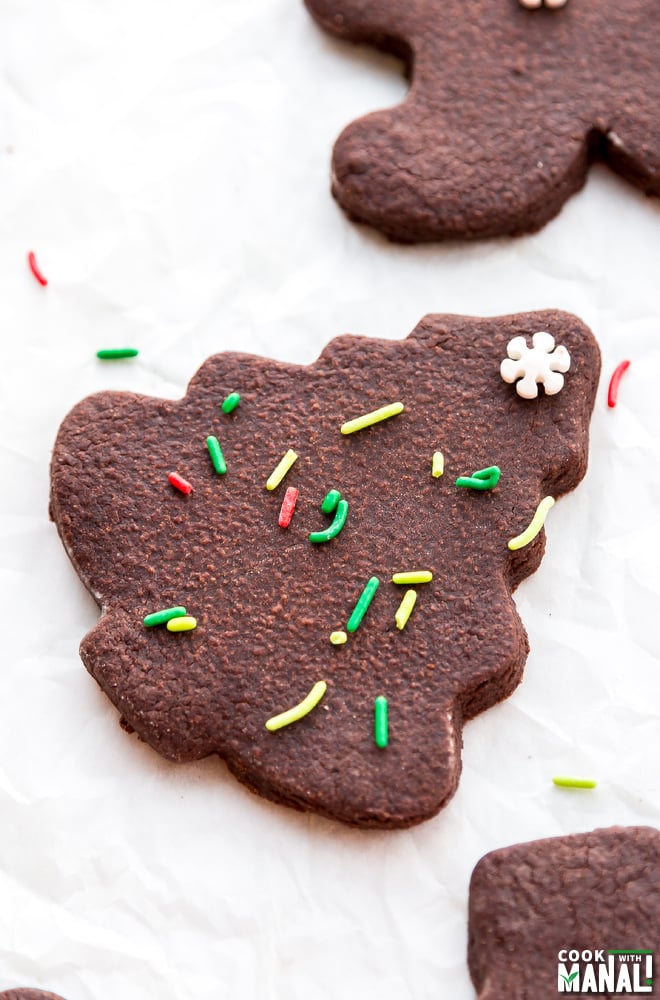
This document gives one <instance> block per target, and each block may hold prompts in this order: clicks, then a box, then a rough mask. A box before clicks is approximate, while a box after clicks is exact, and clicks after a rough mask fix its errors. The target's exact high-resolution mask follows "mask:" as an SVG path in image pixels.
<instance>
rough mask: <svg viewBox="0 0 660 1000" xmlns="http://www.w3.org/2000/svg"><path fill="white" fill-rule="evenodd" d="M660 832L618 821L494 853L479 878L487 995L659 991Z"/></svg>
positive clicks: (474, 942) (473, 914)
mask: <svg viewBox="0 0 660 1000" xmlns="http://www.w3.org/2000/svg"><path fill="white" fill-rule="evenodd" d="M659 951H660V832H658V831H657V830H652V829H651V828H650V827H629V828H624V827H612V828H610V829H607V830H595V831H594V832H592V833H581V834H577V835H574V836H570V837H555V838H553V839H551V840H537V841H535V842H533V843H530V844H517V845H516V846H515V847H505V848H504V849H503V850H500V851H493V852H492V854H487V855H486V857H485V858H482V860H481V861H480V862H479V864H478V865H477V867H476V868H475V869H474V872H473V874H472V881H471V884H470V928H469V945H468V961H469V965H470V974H471V976H472V981H473V983H474V985H475V987H476V989H477V992H478V995H479V1000H545V998H546V997H554V996H557V994H558V993H573V994H574V995H577V996H581V997H582V996H593V995H594V994H598V995H599V996H604V997H614V996H617V997H618V996H625V995H626V994H631V993H632V994H634V995H650V996H657V995H658V993H657V990H658V987H657V985H656V984H655V983H656V981H655V978H654V972H655V973H656V974H657V972H658V965H657V963H658V953H659Z"/></svg>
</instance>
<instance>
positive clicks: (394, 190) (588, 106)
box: [305, 0, 660, 242]
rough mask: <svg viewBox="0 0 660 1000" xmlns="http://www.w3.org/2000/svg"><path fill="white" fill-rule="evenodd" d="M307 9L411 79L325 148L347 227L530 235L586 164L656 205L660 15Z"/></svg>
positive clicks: (549, 4)
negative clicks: (392, 102) (390, 55)
mask: <svg viewBox="0 0 660 1000" xmlns="http://www.w3.org/2000/svg"><path fill="white" fill-rule="evenodd" d="M305 2H306V4H307V7H308V8H309V10H310V11H311V13H312V14H313V16H314V17H315V18H316V19H317V21H318V22H319V23H320V24H321V25H322V26H323V27H324V28H326V29H327V30H328V31H330V32H332V33H334V34H336V35H339V36H341V37H343V38H347V39H350V40H352V41H354V42H366V43H369V44H372V45H375V46H377V47H378V48H381V49H384V50H386V51H389V52H394V53H395V54H397V55H400V56H401V57H402V58H403V59H404V61H405V63H406V67H407V70H408V75H409V77H410V80H411V85H410V92H409V93H408V95H407V97H406V99H405V100H404V101H403V103H401V104H400V105H398V106H397V107H394V108H390V109H388V110H386V111H377V112H375V113H373V114H370V115H367V116H366V117H364V118H361V119H359V120H358V121H355V122H353V124H351V125H349V126H348V128H346V129H345V131H344V132H343V133H342V135H341V136H340V137H339V139H338V140H337V143H336V145H335V149H334V156H333V165H332V190H333V193H334V195H335V197H336V198H337V200H338V201H339V203H340V204H341V206H342V207H343V208H344V210H345V211H346V212H347V213H348V215H349V216H350V217H351V218H353V219H355V220H357V221H360V222H365V223H368V224H369V225H371V226H374V227H375V228H377V229H380V230H381V231H382V232H383V233H385V234H386V235H387V236H389V237H390V238H392V239H395V240H401V241H405V242H418V241H425V240H441V239H447V238H454V237H460V238H478V237H488V236H499V235H503V234H512V235H513V234H518V233H525V232H532V231H534V230H537V229H539V228H540V227H541V226H543V225H544V224H545V223H546V222H547V221H548V220H549V219H551V218H552V217H553V216H555V215H556V214H557V213H558V212H559V210H560V208H561V207H562V205H563V204H564V202H565V201H566V199H567V198H568V197H569V196H570V195H571V194H573V192H575V191H577V190H578V189H579V188H581V187H582V185H583V184H584V182H585V179H586V176H587V170H588V167H589V164H590V163H591V162H592V161H593V160H603V161H605V162H606V163H607V164H608V165H609V166H610V167H611V168H612V169H613V170H615V171H616V172H617V173H618V174H620V175H621V176H623V177H625V178H626V179H627V180H628V181H630V182H631V183H632V184H634V185H635V186H636V187H638V188H640V189H641V190H642V191H644V192H645V193H646V194H648V195H658V194H660V116H659V115H658V111H657V109H658V107H659V106H660V61H659V60H658V56H657V53H658V50H659V49H660V5H658V3H657V2H656V0H625V2H621V0H571V2H570V3H568V4H566V5H565V6H564V5H561V6H560V5H559V4H558V3H557V2H556V0H546V6H545V7H544V8H542V9H541V10H531V9H526V8H528V7H530V6H531V3H529V2H527V3H525V4H524V5H523V3H521V2H519V0H469V2H467V0H415V2H410V0H305ZM535 6H538V4H535ZM551 8H555V9H551Z"/></svg>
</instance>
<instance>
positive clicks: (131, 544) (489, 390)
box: [51, 311, 600, 827]
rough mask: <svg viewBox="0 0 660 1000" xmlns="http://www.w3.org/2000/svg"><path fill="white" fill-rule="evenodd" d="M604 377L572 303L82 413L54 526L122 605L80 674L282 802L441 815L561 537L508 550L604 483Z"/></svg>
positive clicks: (56, 497) (405, 818) (143, 725)
mask: <svg viewBox="0 0 660 1000" xmlns="http://www.w3.org/2000/svg"><path fill="white" fill-rule="evenodd" d="M543 331H545V332H543ZM532 337H534V346H532ZM553 337H554V338H556V341H557V345H556V347H554V348H553V343H552V338H553ZM521 338H522V339H521ZM507 353H508V354H509V357H508V358H507ZM569 355H570V358H569ZM569 365H570V370H567V368H568V367H569ZM599 367H600V357H599V351H598V348H597V346H596V343H595V341H594V338H593V336H592V334H591V333H590V331H589V330H588V329H587V328H586V327H585V326H584V325H583V324H582V323H581V322H580V321H579V320H578V319H576V318H575V317H574V316H571V315H568V314H566V313H560V312H552V311H547V312H538V313H529V314H526V315H518V316H505V317H501V318H499V319H473V318H466V317H460V316H427V317H426V318H425V319H423V320H422V322H421V323H420V324H419V325H418V327H417V328H416V329H415V330H414V331H413V333H412V334H411V335H410V336H409V337H408V338H407V340H404V341H387V340H371V339H367V338H360V337H351V336H346V337H341V338H339V339H337V340H334V341H332V343H331V344H330V345H329V346H328V347H327V348H326V349H325V350H324V352H323V353H322V355H321V357H320V358H319V359H318V360H317V361H316V362H314V364H312V365H309V366H308V367H300V366H296V365H289V364H284V363H282V362H277V361H269V360H266V359H262V358H257V357H251V356H248V355H243V354H219V355H217V356H215V357H213V358H211V359H210V360H209V361H207V362H206V364H204V365H203V367H202V368H201V369H200V371H199V372H198V373H197V375H196V376H195V378H194V379H193V380H192V382H191V384H190V387H189V389H188V393H187V395H186V397H185V398H184V399H182V400H178V401H169V400H164V399H149V398H146V397H142V396H137V395H133V394H130V393H110V392H106V393H101V394H99V395H96V396H92V397H90V398H88V399H86V400H84V401H83V402H82V403H80V404H79V405H78V406H77V407H76V408H75V409H74V410H73V411H72V413H70V414H69V416H68V417H67V418H66V420H65V421H64V423H63V425H62V427H61V428H60V431H59V435H58V437H57V442H56V444H55V449H54V454H53V460H52V492H51V514H52V517H53V519H54V520H55V522H56V524H57V527H58V529H59V532H60V535H61V537H62V540H63V542H64V545H65V546H66V549H67V551H68V552H69V555H70V557H71V559H72V561H73V564H74V566H75V567H76V569H77V571H78V573H79V574H80V576H81V578H82V580H83V581H84V582H85V584H86V585H87V587H88V588H89V590H90V591H91V592H92V593H93V594H94V595H95V597H96V599H97V601H98V603H99V605H100V606H101V608H102V611H103V614H102V617H101V620H100V621H99V623H98V625H97V626H96V627H95V628H94V629H93V631H92V632H91V633H90V634H89V635H88V636H87V637H86V638H85V639H84V641H83V643H82V647H81V655H82V658H83V660H84V662H85V665H86V666H87V668H88V670H89V671H90V672H91V673H92V675H93V676H94V677H95V678H96V679H97V681H98V682H99V684H100V685H101V687H102V688H103V690H104V691H105V692H106V693H107V694H108V696H109V697H110V698H111V699H112V701H113V702H114V704H115V705H116V706H117V708H118V709H119V711H120V712H121V715H122V717H123V719H124V720H125V724H126V725H127V726H128V727H130V728H131V729H134V730H135V731H136V732H137V733H138V734H139V736H140V737H141V739H143V740H145V741H146V742H147V743H149V744H150V745H151V746H152V747H154V748H155V749H156V750H158V752H159V753H161V754H163V755H164V756H166V757H168V758H169V759H171V760H175V761H183V760H196V759H199V758H202V757H206V756H207V755H208V754H212V753H216V754H219V755H220V756H221V757H223V758H224V759H225V760H226V761H227V764H228V766H229V768H230V769H231V770H232V771H233V772H234V773H235V774H236V775H237V777H238V778H239V779H240V780H241V781H243V782H245V784H247V785H248V786H249V787H250V788H252V789H253V790H255V791H257V792H260V793H261V794H262V795H265V796H267V797H268V798H270V799H273V800H275V801H278V802H283V803H286V804H288V805H292V806H295V807H297V808H300V809H309V810H315V811H317V812H320V813H324V814H325V815H327V816H332V817H336V818H337V819H341V820H344V821H345V822H347V823H353V824H357V825H359V826H380V827H397V826H407V825H410V824H413V823H417V822H419V821H420V820H423V819H426V818H428V817H429V816H432V815H433V814H434V813H436V812H437V811H438V810H439V809H440V808H441V807H442V806H443V805H444V804H445V803H446V802H447V801H448V799H449V798H450V797H451V796H452V795H453V793H454V791H455V789H456V786H457V783H458V778H459V773H460V766H461V765H460V748H461V730H462V726H463V723H464V721H465V720H466V719H469V718H471V717H472V716H473V715H475V714H476V713H477V712H481V711H483V710H484V709H486V708H488V707H489V706H491V705H493V704H494V703H495V702H497V701H499V700H500V699H502V698H505V697H506V696H507V695H508V694H510V692H511V691H512V690H513V689H514V688H515V687H516V685H517V684H518V682H519V681H520V678H521V674H522V669H523V664H524V662H525V658H526V655H527V638H526V635H525V631H524V628H523V626H522V623H521V621H520V619H519V617H518V615H517V613H516V609H515V606H514V604H513V601H512V599H511V592H512V590H513V589H514V588H515V587H516V586H517V585H518V583H520V581H521V580H522V579H523V578H524V577H526V576H528V575H529V574H530V573H532V572H533V571H534V570H535V569H536V568H537V566H538V565H539V563H540V561H541V557H542V554H543V548H544V535H543V532H541V533H540V534H536V535H534V533H533V532H531V533H530V534H531V536H532V540H530V541H529V544H525V541H526V540H527V536H524V537H523V539H522V541H521V540H518V542H517V543H516V545H519V546H520V547H515V548H514V547H512V546H511V541H510V540H511V539H513V538H514V536H518V535H519V534H520V533H521V532H523V530H524V529H526V527H527V525H528V524H529V523H530V521H531V520H532V519H533V518H535V519H534V525H535V526H536V527H537V530H538V524H539V520H540V518H541V517H542V513H543V511H544V510H546V509H547V507H548V506H549V504H550V503H552V499H550V500H546V501H545V502H544V503H543V505H542V510H541V512H540V513H539V514H538V515H537V516H536V517H535V511H536V510H537V507H538V505H539V503H540V501H542V500H543V499H544V498H546V497H550V498H554V497H558V496H560V495H561V494H563V493H566V492H567V491H568V490H570V489H572V488H573V487H574V486H575V485H576V484H577V483H578V482H579V480H580V479H581V478H582V476H583V475H584V472H585V470H586V465H587V434H588V424H589V417H590V414H591V410H592V406H593V402H594V394H595V391H596V386H597V383H598V375H599ZM500 368H502V373H501V372H500ZM562 373H565V374H562ZM503 376H504V377H506V379H507V380H508V382H506V381H504V379H503ZM523 376H524V377H523ZM516 380H518V381H517V382H516ZM564 380H565V384H564ZM513 382H516V384H515V385H514V384H510V383H513ZM544 382H545V387H546V388H545V389H543V387H542V385H543V383H544ZM562 385H563V388H562ZM539 389H540V391H539ZM559 390H561V391H559ZM537 391H538V396H537V397H536V398H527V399H526V398H523V396H524V395H527V396H534V395H535V394H536V393H537ZM234 392H238V393H240V396H241V400H240V404H239V405H238V406H237V407H236V408H235V409H233V410H231V412H223V400H224V399H225V397H228V398H229V402H228V403H226V404H225V410H229V409H230V408H231V404H232V401H233V402H235V399H234V398H233V397H232V395H231V394H232V393H234ZM549 393H553V394H552V395H550V394H549ZM393 404H396V405H393ZM391 405H393V409H390V410H386V411H385V413H383V412H380V414H378V415H379V416H380V417H383V418H384V417H385V416H386V414H388V413H389V414H391V415H389V416H388V417H387V418H386V419H381V420H380V421H379V422H375V423H372V425H371V426H368V427H365V428H364V429H361V430H355V432H354V433H346V432H347V431H350V430H352V429H353V428H352V426H351V425H350V424H349V425H348V426H343V425H344V424H345V422H349V421H351V420H352V418H358V417H360V416H361V415H363V414H367V413H370V412H371V411H376V410H380V409H381V408H382V407H388V406H391ZM400 411H401V412H400ZM342 431H343V432H342ZM208 438H212V439H213V440H211V441H210V442H208V444H207V439H208ZM209 447H210V450H209ZM219 451H220V452H221V454H218V452H219ZM295 455H297V456H298V458H297V460H294V459H295ZM283 456H288V457H287V463H288V465H289V466H290V467H289V471H288V472H287V473H286V475H285V476H284V479H283V481H282V482H281V483H280V484H279V485H275V482H274V481H273V480H272V479H270V476H271V474H272V473H273V470H274V469H275V468H276V467H278V466H279V463H280V460H281V459H282V458H283ZM291 462H293V464H292V465H291V464H290V463H291ZM287 463H285V465H286V464H287ZM443 464H444V474H443V475H440V472H441V471H442V467H443ZM225 467H226V472H223V469H224V468H225ZM494 467H498V468H494ZM500 471H501V478H500ZM281 472H282V469H280V473H281ZM171 474H174V475H171ZM168 476H170V479H169V481H168ZM461 477H463V478H464V477H467V478H468V480H469V481H468V482H467V483H461V484H460V485H458V486H457V485H456V483H457V479H459V478H461ZM276 480H277V477H276ZM498 480H499V481H498ZM267 481H268V482H267ZM269 487H272V488H269ZM297 493H299V495H297ZM296 500H297V503H296ZM294 508H295V509H294ZM282 525H288V526H286V527H284V526H282ZM419 570H424V571H425V573H426V575H423V576H422V577H421V579H422V580H425V579H429V578H430V577H431V576H432V579H430V582H425V583H422V582H419V583H412V584H411V583H410V582H408V583H406V582H403V583H399V582H393V578H394V575H395V574H397V573H399V572H409V571H419ZM398 579H399V578H398V577H397V578H396V580H397V581H398ZM405 579H406V578H405V577H404V581H405ZM412 579H413V580H419V577H413V578H412ZM408 591H411V592H412V594H408V596H407V597H406V603H405V604H404V606H403V609H400V605H401V604H402V599H403V598H404V596H405V595H406V594H407V592H408ZM415 598H416V600H417V604H416V607H415V610H414V611H413V612H412V615H411V616H410V620H409V621H407V622H406V620H405V619H406V614H407V613H408V612H409V610H410V607H411V602H412V601H413V600H414V599H415ZM356 604H357V605H358V610H355V608H356ZM367 605H368V607H367ZM171 608H174V609H175V610H174V611H167V609H171ZM183 608H185V609H186V612H187V616H185V617H184V616H183V610H182V609H183ZM162 609H165V610H166V613H165V614H164V615H162V616H161V617H160V620H161V622H162V623H161V624H160V625H151V622H152V621H153V619H150V618H148V617H147V624H146V625H145V624H143V618H145V616H148V615H150V613H152V612H157V611H159V610H162ZM397 613H398V618H395V615H397ZM172 616H174V618H173V620H171V621H169V622H168V623H167V624H165V622H164V619H166V618H168V617H172ZM191 618H192V619H194V620H191ZM156 620H159V619H156ZM193 626H196V627H193ZM170 629H174V630H179V629H181V630H182V631H181V632H172V631H170ZM334 633H337V634H334ZM331 637H332V638H331ZM346 639H347V640H348V641H345V640H346ZM326 688H327V689H326ZM308 695H309V696H310V697H309V699H308ZM319 699H320V700H319ZM376 699H386V701H387V706H386V705H385V703H384V701H383V700H380V701H376ZM301 701H303V702H304V703H303V705H302V708H301V709H299V711H298V712H297V714H300V712H302V711H304V710H305V709H312V710H311V711H309V713H308V714H306V715H305V716H304V717H303V718H300V719H299V720H298V721H296V722H294V723H293V724H291V725H287V726H283V727H281V728H280V724H281V723H282V722H283V721H288V719H289V718H290V717H286V718H285V719H284V720H282V719H279V718H277V717H278V716H279V715H280V713H282V712H285V711H286V710H288V709H289V708H292V707H294V706H298V704H299V703H300V702H301ZM314 705H315V707H313V706H314ZM386 711H388V715H389V718H388V719H386V717H385V716H386ZM273 717H276V719H275V721H273ZM267 723H268V726H269V728H267ZM375 723H377V724H376V725H375Z"/></svg>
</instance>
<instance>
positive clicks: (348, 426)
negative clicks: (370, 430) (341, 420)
mask: <svg viewBox="0 0 660 1000" xmlns="http://www.w3.org/2000/svg"><path fill="white" fill-rule="evenodd" d="M402 412H403V403H389V404H388V405H387V406H381V407H380V409H378V410H372V411H371V413H363V414H362V416H361V417H356V418H355V419H354V420H347V421H346V423H345V424H342V425H341V432H342V434H355V432H356V431H362V430H364V428H365V427H372V426H373V425H374V424H379V423H380V421H381V420H389V418H390V417H396V416H397V414H399V413H402Z"/></svg>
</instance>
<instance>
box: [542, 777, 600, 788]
mask: <svg viewBox="0 0 660 1000" xmlns="http://www.w3.org/2000/svg"><path fill="white" fill-rule="evenodd" d="M552 780H553V782H554V784H555V785H556V786H557V787H558V788H595V787H596V782H595V781H592V779H591V778H553V779H552Z"/></svg>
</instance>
